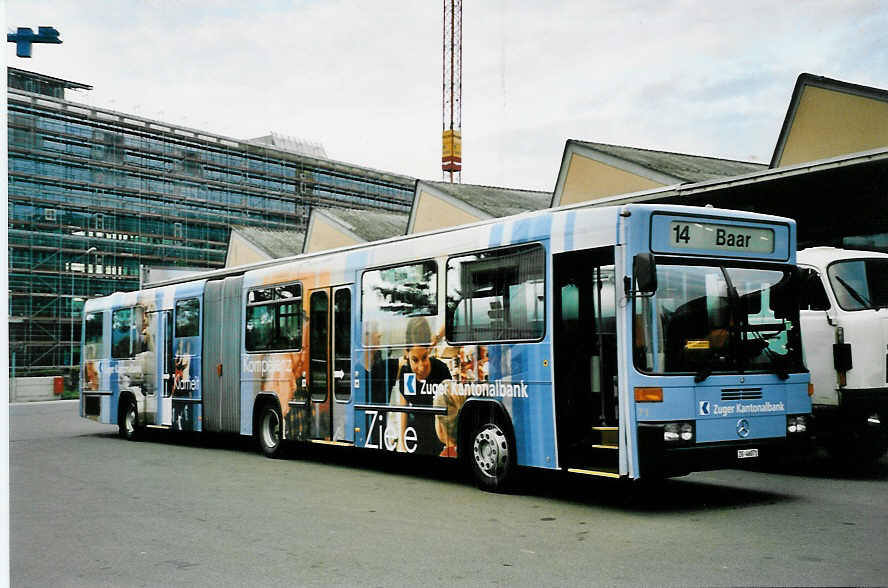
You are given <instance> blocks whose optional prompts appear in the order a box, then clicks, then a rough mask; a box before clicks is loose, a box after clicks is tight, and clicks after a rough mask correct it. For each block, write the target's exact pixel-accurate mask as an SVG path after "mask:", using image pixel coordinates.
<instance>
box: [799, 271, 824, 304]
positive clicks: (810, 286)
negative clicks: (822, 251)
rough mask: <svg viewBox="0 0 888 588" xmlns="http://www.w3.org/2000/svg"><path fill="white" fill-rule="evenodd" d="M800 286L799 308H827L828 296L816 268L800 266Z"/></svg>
mask: <svg viewBox="0 0 888 588" xmlns="http://www.w3.org/2000/svg"><path fill="white" fill-rule="evenodd" d="M800 273H801V278H802V279H801V288H799V308H800V309H801V310H829V298H827V296H826V289H824V287H823V280H821V279H820V274H818V273H817V270H813V269H807V268H802V269H801V270H800Z"/></svg>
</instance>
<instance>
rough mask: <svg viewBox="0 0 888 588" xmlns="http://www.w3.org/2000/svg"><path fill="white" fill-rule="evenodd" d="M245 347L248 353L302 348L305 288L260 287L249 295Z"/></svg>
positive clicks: (291, 286) (293, 285) (289, 286)
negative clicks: (303, 290)
mask: <svg viewBox="0 0 888 588" xmlns="http://www.w3.org/2000/svg"><path fill="white" fill-rule="evenodd" d="M244 328H245V332H244V345H245V347H246V350H247V351H289V350H298V349H300V348H301V347H302V285H301V284H298V283H297V284H287V285H284V286H276V287H274V288H257V289H254V290H250V291H249V293H248V294H247V309H246V324H245V325H244Z"/></svg>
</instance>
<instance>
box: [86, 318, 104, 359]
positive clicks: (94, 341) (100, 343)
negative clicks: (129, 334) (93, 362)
mask: <svg viewBox="0 0 888 588" xmlns="http://www.w3.org/2000/svg"><path fill="white" fill-rule="evenodd" d="M104 326H105V325H104V316H103V313H101V312H91V313H89V314H87V315H86V320H85V322H84V334H83V359H86V360H89V359H99V358H101V357H103V356H104V355H105V332H104Z"/></svg>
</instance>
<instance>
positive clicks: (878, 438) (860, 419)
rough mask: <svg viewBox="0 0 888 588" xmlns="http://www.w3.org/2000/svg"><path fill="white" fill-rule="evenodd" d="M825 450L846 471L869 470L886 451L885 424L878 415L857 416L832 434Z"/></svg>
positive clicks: (887, 431) (886, 427)
mask: <svg viewBox="0 0 888 588" xmlns="http://www.w3.org/2000/svg"><path fill="white" fill-rule="evenodd" d="M826 449H827V451H828V452H829V454H830V456H831V457H832V458H833V459H834V460H835V461H836V463H838V464H841V465H842V466H843V467H844V468H846V469H852V470H853V469H860V468H868V467H869V466H871V465H872V464H873V463H874V462H876V461H878V460H879V459H881V457H882V456H883V455H885V452H886V450H888V424H886V423H884V422H882V419H881V416H880V415H879V414H872V415H856V416H855V418H854V419H853V420H848V421H846V422H845V423H844V425H843V426H841V427H840V428H839V429H838V430H837V431H836V432H834V433H833V435H832V436H831V438H830V440H829V442H828V443H827V445H826Z"/></svg>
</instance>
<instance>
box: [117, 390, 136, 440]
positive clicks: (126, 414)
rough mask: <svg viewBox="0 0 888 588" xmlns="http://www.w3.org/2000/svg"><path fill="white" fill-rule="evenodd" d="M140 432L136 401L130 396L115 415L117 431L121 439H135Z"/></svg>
mask: <svg viewBox="0 0 888 588" xmlns="http://www.w3.org/2000/svg"><path fill="white" fill-rule="evenodd" d="M141 432H142V430H141V428H140V427H139V411H138V409H137V408H136V402H135V401H134V400H133V399H132V398H128V399H127V400H126V401H125V402H124V404H123V406H122V407H121V408H120V413H119V414H118V415H117V433H118V435H119V436H120V437H121V438H122V439H126V440H127V441H137V440H138V439H139V437H140V436H141Z"/></svg>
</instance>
